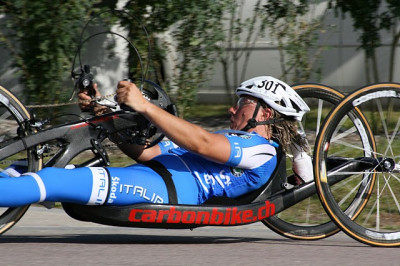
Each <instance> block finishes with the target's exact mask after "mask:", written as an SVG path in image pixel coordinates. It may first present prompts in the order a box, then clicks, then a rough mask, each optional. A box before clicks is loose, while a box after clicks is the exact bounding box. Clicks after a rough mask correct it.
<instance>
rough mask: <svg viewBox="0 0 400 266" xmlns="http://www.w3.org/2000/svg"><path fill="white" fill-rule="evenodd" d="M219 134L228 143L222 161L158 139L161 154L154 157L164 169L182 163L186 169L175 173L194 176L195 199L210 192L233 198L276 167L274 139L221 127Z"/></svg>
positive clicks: (265, 178) (264, 179)
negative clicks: (229, 147) (226, 151)
mask: <svg viewBox="0 0 400 266" xmlns="http://www.w3.org/2000/svg"><path fill="white" fill-rule="evenodd" d="M223 134H224V135H225V136H226V138H227V139H228V140H229V143H230V145H231V154H230V157H229V160H228V161H227V162H226V163H225V164H219V163H215V162H212V161H210V160H207V159H205V158H203V157H201V156H199V155H197V154H194V153H191V152H188V151H187V150H185V149H183V148H180V147H177V146H176V145H175V144H174V143H173V142H171V141H163V142H160V143H159V146H160V148H161V152H162V154H161V155H160V156H158V157H156V158H155V160H157V161H160V162H161V163H163V164H164V165H165V167H166V168H167V169H174V168H175V166H176V165H175V164H177V162H179V161H180V162H181V163H183V164H184V165H185V168H186V170H187V171H186V173H182V171H179V172H178V174H179V173H182V174H186V175H187V174H188V173H190V174H191V175H192V177H193V178H194V179H195V180H196V182H197V185H198V187H199V194H198V197H199V198H198V201H199V203H202V202H204V201H206V200H207V199H209V198H211V197H212V196H227V197H233V198H235V197H238V196H241V195H244V194H246V193H248V192H251V191H253V190H255V189H258V188H259V187H261V186H262V185H263V184H265V183H266V182H267V181H268V180H269V178H270V177H271V175H272V173H273V171H274V169H275V167H276V164H277V153H276V147H278V144H277V143H275V142H273V141H270V140H267V139H265V138H263V137H261V136H260V135H258V134H256V133H245V132H238V131H225V132H224V133H223ZM172 157H177V158H178V159H179V160H176V158H174V159H172ZM178 164H179V163H178ZM174 174H177V173H174ZM186 178H189V176H186ZM176 185H177V184H176ZM178 186H179V185H178Z"/></svg>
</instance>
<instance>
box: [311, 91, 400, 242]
mask: <svg viewBox="0 0 400 266" xmlns="http://www.w3.org/2000/svg"><path fill="white" fill-rule="evenodd" d="M399 110H400V84H397V83H380V84H373V85H369V86H366V87H363V88H360V89H358V90H357V91H355V92H353V93H351V94H350V95H348V97H346V98H345V99H344V100H343V101H342V102H341V103H340V104H339V105H338V106H337V107H336V108H335V109H334V110H332V113H331V114H330V115H329V116H328V117H327V119H326V120H325V123H324V125H323V127H322V128H321V132H320V135H319V137H318V139H317V142H316V147H315V156H314V159H315V162H314V172H315V174H316V185H317V189H318V193H319V195H320V197H321V201H322V204H323V206H324V208H325V209H326V211H327V213H328V214H329V216H330V217H331V218H332V220H333V221H334V222H335V223H336V224H337V225H338V226H339V227H340V228H341V229H342V230H343V231H344V232H345V233H347V234H348V235H349V236H351V237H353V238H354V239H356V240H358V241H361V242H363V243H366V244H369V245H373V246H400V204H399V200H400V164H399V162H400V111H399ZM355 113H362V114H363V116H362V117H363V118H364V121H362V119H360V121H358V122H359V123H358V125H359V124H361V123H366V124H368V127H365V126H364V127H360V126H357V124H355V123H353V122H351V121H350V119H349V118H351V117H352V115H353V114H355ZM363 129H365V130H368V131H369V132H367V131H363ZM368 136H373V138H372V139H371V138H369V137H368ZM354 202H357V204H358V205H361V206H362V208H348V207H347V206H349V205H351V204H353V203H354Z"/></svg>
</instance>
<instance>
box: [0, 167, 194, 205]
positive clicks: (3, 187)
mask: <svg viewBox="0 0 400 266" xmlns="http://www.w3.org/2000/svg"><path fill="white" fill-rule="evenodd" d="M178 170H180V169H179V168H178V169H176V170H173V171H172V173H173V176H174V182H175V184H176V188H177V192H178V202H179V203H185V204H197V199H198V188H197V185H196V183H195V181H194V179H193V178H192V177H191V176H188V175H187V172H184V171H178ZM42 201H53V202H71V203H78V204H87V205H102V204H106V205H129V204H136V203H149V202H152V203H168V192H167V188H166V186H165V183H164V180H163V179H162V178H161V177H160V176H159V175H158V174H157V173H155V172H154V171H153V170H151V169H150V168H148V167H146V166H143V165H140V164H136V165H133V166H129V167H126V168H114V167H110V168H107V169H105V168H101V167H83V168H76V169H62V168H51V167H49V168H45V169H43V170H41V171H39V172H37V173H26V174H24V175H22V176H20V177H12V178H1V175H0V207H16V206H22V205H27V204H31V203H37V202H42Z"/></svg>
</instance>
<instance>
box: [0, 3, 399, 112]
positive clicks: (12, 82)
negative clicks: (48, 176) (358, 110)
mask: <svg viewBox="0 0 400 266" xmlns="http://www.w3.org/2000/svg"><path fill="white" fill-rule="evenodd" d="M109 10H120V12H109ZM399 17H400V1H397V0H327V1H313V0H310V1H306V0H297V1H289V0H280V1H268V0H246V1H245V0H219V1H214V0H196V1H184V0H103V1H101V0H97V1H96V0H91V1H89V0H68V1H62V0H55V1H50V0H36V1H29V0H0V62H1V64H0V86H3V87H5V88H7V89H9V90H11V91H12V92H13V93H15V94H16V95H17V96H18V97H19V98H21V99H22V101H23V102H24V103H25V104H26V105H46V104H55V103H60V104H62V103H67V102H68V100H69V98H70V96H71V93H72V91H73V88H74V83H73V82H72V81H71V71H72V70H73V71H75V72H79V71H80V68H81V67H82V65H84V64H88V65H90V66H91V70H92V72H93V74H94V78H95V81H96V82H97V83H98V84H99V87H100V88H101V92H102V94H103V95H107V94H109V93H112V92H114V91H115V87H116V84H117V82H118V80H121V79H124V78H128V77H129V78H131V79H133V80H136V81H137V80H140V79H141V78H146V79H149V80H152V81H155V82H157V83H158V84H160V85H161V86H162V87H163V88H164V89H166V90H167V92H168V93H169V94H170V95H171V96H172V97H173V99H174V101H175V103H176V104H177V105H178V109H179V113H180V116H182V117H185V116H188V115H189V114H191V112H192V111H191V110H192V109H195V108H196V106H198V105H201V106H204V105H206V106H214V107H215V106H220V105H222V106H224V108H225V105H228V104H231V103H232V102H234V101H235V96H234V89H235V88H236V86H237V85H239V84H240V82H241V81H244V80H246V79H249V78H251V77H254V76H259V75H270V76H274V77H277V78H280V79H282V80H283V81H285V82H287V83H288V84H295V83H301V82H318V83H323V84H325V85H328V86H332V87H335V88H337V89H339V90H341V91H342V92H345V93H347V92H349V91H351V90H353V89H356V88H358V87H360V86H364V85H367V84H370V83H374V82H400V75H399V74H400V66H398V62H399V59H400V55H399V38H400V25H399ZM146 32H147V34H146ZM129 43H131V44H129ZM149 46H150V47H151V50H150V51H149ZM139 56H140V57H139ZM75 100H76V99H75ZM52 108H53V107H52ZM65 108H76V106H75V107H70V106H69V107H59V108H54V110H55V111H54V112H59V111H65V110H64V109H65ZM39 109H40V108H39ZM205 110H207V108H202V112H205ZM38 112H43V113H49V110H48V109H44V110H42V111H40V110H38ZM50 112H52V111H50Z"/></svg>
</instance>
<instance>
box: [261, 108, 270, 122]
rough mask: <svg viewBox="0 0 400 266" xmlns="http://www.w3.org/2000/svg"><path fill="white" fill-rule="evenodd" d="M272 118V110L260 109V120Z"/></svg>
mask: <svg viewBox="0 0 400 266" xmlns="http://www.w3.org/2000/svg"><path fill="white" fill-rule="evenodd" d="M271 117H272V110H271V108H268V107H266V108H262V118H263V120H264V121H266V120H268V119H270V118H271Z"/></svg>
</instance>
